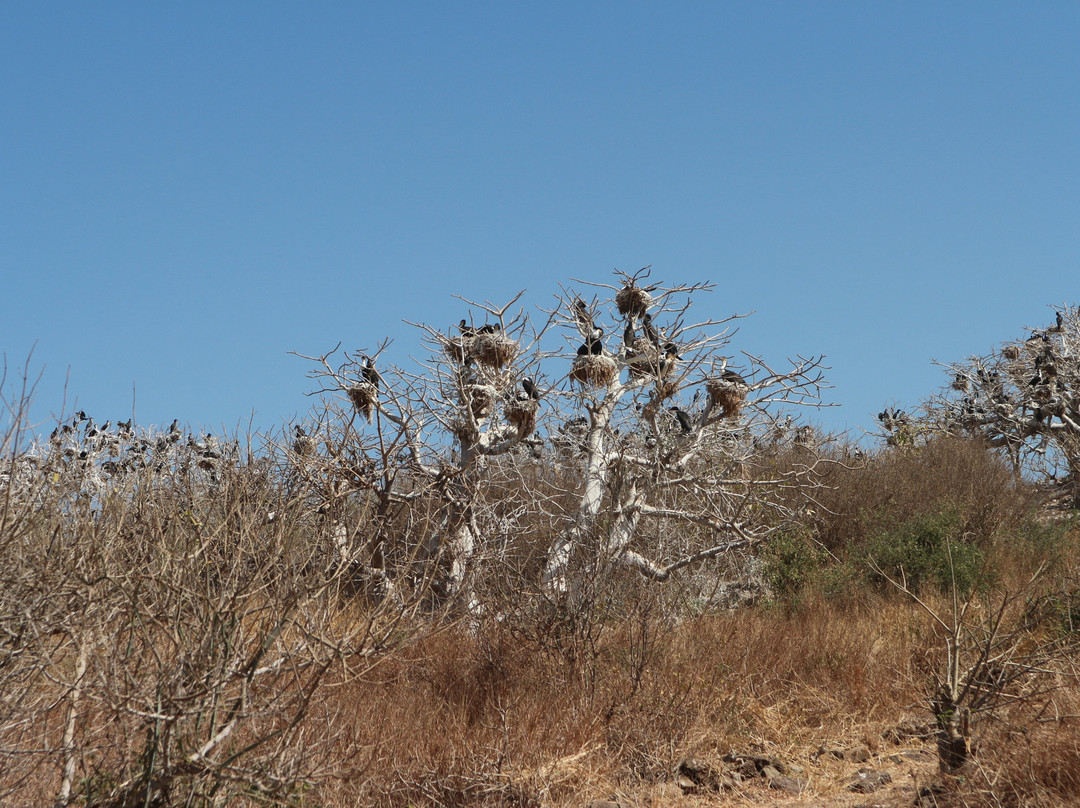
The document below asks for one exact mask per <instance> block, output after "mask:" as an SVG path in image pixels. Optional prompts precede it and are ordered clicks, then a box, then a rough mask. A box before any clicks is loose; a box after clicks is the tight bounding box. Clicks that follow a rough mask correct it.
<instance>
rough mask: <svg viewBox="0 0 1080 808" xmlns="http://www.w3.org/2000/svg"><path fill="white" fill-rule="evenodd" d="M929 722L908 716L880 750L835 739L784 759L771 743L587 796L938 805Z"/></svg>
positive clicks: (591, 806) (893, 807)
mask: <svg viewBox="0 0 1080 808" xmlns="http://www.w3.org/2000/svg"><path fill="white" fill-rule="evenodd" d="M929 733H930V727H929V726H927V725H925V724H918V723H916V722H904V723H903V724H901V725H899V726H898V727H897V728H896V729H895V730H894V731H893V732H891V733H886V736H885V737H884V738H883V739H882V740H881V743H880V744H878V745H876V746H877V748H876V749H873V750H872V749H871V748H870V747H869V746H867V745H866V744H864V743H850V744H848V743H836V744H830V745H826V746H821V747H819V748H817V749H814V750H806V752H805V753H804V754H803V755H801V756H799V755H795V756H788V757H787V758H786V759H785V758H783V757H781V756H779V755H774V754H770V753H769V750H767V749H760V750H755V751H746V752H730V753H728V754H725V755H721V756H719V757H716V758H705V757H701V758H696V757H690V758H685V759H684V760H682V761H681V762H680V764H679V766H678V767H677V769H676V770H675V771H674V772H673V773H672V777H671V778H670V779H669V780H667V781H666V782H662V783H656V784H653V785H651V786H648V787H645V788H642V789H639V790H636V791H629V792H625V793H614V794H608V795H606V796H604V797H602V798H593V799H592V800H591V801H590V800H584V801H583V805H586V806H588V808H660V807H661V806H664V807H665V808H666V806H672V808H680V807H683V808H696V807H697V806H710V808H711V807H713V806H715V808H742V807H743V806H819V807H820V808H898V807H899V806H905V807H909V806H923V808H929V806H935V805H937V799H936V795H937V794H938V793H939V791H940V788H941V786H940V782H941V778H940V776H939V774H938V764H937V756H936V753H935V747H934V742H933V740H932V739H931V738H930V737H929Z"/></svg>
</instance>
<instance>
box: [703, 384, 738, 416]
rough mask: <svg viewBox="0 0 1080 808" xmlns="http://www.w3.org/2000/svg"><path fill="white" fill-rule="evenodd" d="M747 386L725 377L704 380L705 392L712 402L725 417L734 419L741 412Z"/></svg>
mask: <svg viewBox="0 0 1080 808" xmlns="http://www.w3.org/2000/svg"><path fill="white" fill-rule="evenodd" d="M747 390H748V388H747V386H746V385H745V384H740V383H739V382H733V381H728V380H727V379H709V380H707V381H706V382H705V392H706V393H708V394H709V398H710V399H711V400H712V402H713V403H714V404H715V405H717V406H719V407H720V410H721V412H722V413H723V416H724V417H725V418H729V419H731V420H734V419H736V418H738V417H739V413H740V412H742V408H743V405H744V404H745V403H746V393H747Z"/></svg>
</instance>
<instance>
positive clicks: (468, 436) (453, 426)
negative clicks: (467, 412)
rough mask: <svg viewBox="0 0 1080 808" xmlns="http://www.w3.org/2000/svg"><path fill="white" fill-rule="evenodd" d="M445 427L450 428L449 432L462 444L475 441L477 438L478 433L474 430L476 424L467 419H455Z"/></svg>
mask: <svg viewBox="0 0 1080 808" xmlns="http://www.w3.org/2000/svg"><path fill="white" fill-rule="evenodd" d="M447 426H448V427H449V428H450V431H451V432H453V433H454V436H455V437H456V438H457V439H458V440H460V441H461V442H462V443H469V442H471V441H475V440H476V439H477V438H478V437H479V433H478V432H477V430H476V424H475V423H474V422H473V421H470V420H469V419H468V418H455V419H453V420H452V421H450V422H449V423H448V424H447Z"/></svg>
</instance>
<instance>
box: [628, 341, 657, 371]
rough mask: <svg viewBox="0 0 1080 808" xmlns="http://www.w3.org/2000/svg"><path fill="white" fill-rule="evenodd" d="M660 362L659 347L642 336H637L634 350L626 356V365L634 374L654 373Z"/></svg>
mask: <svg viewBox="0 0 1080 808" xmlns="http://www.w3.org/2000/svg"><path fill="white" fill-rule="evenodd" d="M660 364H661V358H660V349H659V348H657V347H656V346H655V345H653V344H652V343H651V342H649V341H648V340H647V339H645V338H644V337H638V338H637V340H636V341H635V342H634V350H633V353H631V354H630V355H629V356H628V357H627V358H626V366H627V367H628V368H630V372H631V373H633V374H634V375H635V376H645V375H646V374H655V373H657V372H658V371H659V369H660Z"/></svg>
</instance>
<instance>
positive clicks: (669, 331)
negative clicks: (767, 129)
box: [543, 268, 823, 596]
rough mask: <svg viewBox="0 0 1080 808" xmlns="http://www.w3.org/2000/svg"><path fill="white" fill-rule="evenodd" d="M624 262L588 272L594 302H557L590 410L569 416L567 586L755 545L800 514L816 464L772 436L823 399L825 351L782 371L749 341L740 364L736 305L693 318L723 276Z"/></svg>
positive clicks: (568, 400) (574, 392)
mask: <svg viewBox="0 0 1080 808" xmlns="http://www.w3.org/2000/svg"><path fill="white" fill-rule="evenodd" d="M617 274H618V277H619V283H617V284H615V285H609V284H583V285H585V286H587V287H588V288H590V289H593V290H598V296H597V297H596V298H593V299H592V300H590V301H586V300H584V299H582V298H581V297H579V296H577V295H575V294H571V293H564V294H562V295H560V296H559V300H558V305H557V307H556V308H555V310H554V312H553V319H554V321H555V322H556V323H558V324H559V325H560V326H562V327H563V328H564V329H565V330H566V331H567V332H568V333H569V334H570V335H571V337H570V339H569V344H570V346H571V349H574V347H575V346H577V347H576V350H573V352H572V353H570V354H569V355H568V356H566V357H565V360H564V361H569V362H570V363H571V367H570V370H569V373H568V375H567V379H568V384H569V388H568V390H567V391H566V392H565V393H564V395H563V398H562V400H563V403H564V404H565V405H568V406H570V407H573V408H577V407H580V409H581V410H582V411H583V412H584V415H583V416H581V417H578V418H573V419H570V420H569V421H568V422H567V424H568V425H570V426H572V427H575V428H576V448H577V450H578V451H577V454H576V460H575V462H576V463H577V464H578V466H579V468H580V475H579V479H580V487H579V488H578V490H577V491H576V492H575V493H576V499H577V507H576V509H575V510H574V512H572V513H569V514H566V515H565V516H564V517H563V521H564V522H565V527H564V528H563V529H562V531H561V532H560V533H559V535H558V537H557V539H556V540H555V542H554V543H553V544H552V546H551V547H550V549H549V551H548V553H547V559H546V563H545V566H544V571H543V585H544V587H545V589H546V590H547V591H549V592H550V593H552V594H554V595H556V596H565V595H567V594H572V593H573V592H574V591H575V590H576V589H579V588H580V586H581V585H582V584H583V583H584V582H589V585H590V586H593V585H595V584H596V582H597V581H602V580H603V579H604V578H605V577H606V576H608V575H609V574H610V573H611V572H612V571H614V570H615V569H617V568H626V569H631V570H634V571H636V572H637V573H640V574H641V575H643V576H645V577H647V578H649V579H652V580H655V581H664V580H667V579H668V578H669V577H670V576H671V575H672V573H674V572H675V571H677V570H680V569H682V568H684V567H687V566H689V565H692V564H694V563H696V562H699V561H703V560H705V559H709V558H713V557H716V556H718V555H721V554H724V553H727V552H730V551H733V550H736V549H746V548H750V547H753V546H754V545H756V544H758V543H760V542H762V541H763V540H765V539H766V538H767V537H768V536H769V535H770V534H771V533H772V532H774V531H776V530H778V529H780V528H782V527H784V526H786V525H789V524H790V523H791V521H792V520H793V519H795V518H796V517H797V516H798V513H799V510H800V506H799V505H798V504H794V503H798V502H799V501H800V498H801V497H802V494H801V493H800V492H808V491H809V490H810V489H811V488H812V487H813V471H814V468H815V466H816V464H817V463H818V459H817V457H816V456H815V455H814V453H813V452H812V451H810V450H807V451H804V452H802V453H801V454H799V455H798V459H797V460H796V461H795V462H793V463H787V464H779V463H777V462H775V458H767V457H765V455H764V454H763V452H762V448H763V446H764V445H766V444H770V439H771V438H775V434H776V430H777V429H778V427H779V424H780V417H779V415H778V413H777V412H776V409H777V405H783V404H802V405H816V404H817V403H819V392H820V389H821V387H822V384H823V377H822V374H821V362H820V359H818V358H810V359H807V358H803V357H798V358H796V359H795V360H793V361H792V362H791V367H790V369H788V370H787V371H785V372H779V371H776V370H774V369H773V368H771V367H770V366H769V365H768V364H767V363H766V362H765V361H764V360H763V359H761V358H760V357H757V356H754V355H752V354H748V353H744V354H743V355H742V357H741V359H740V366H741V367H740V370H741V372H740V371H738V370H736V369H734V368H732V367H729V366H728V363H729V361H730V360H729V357H727V356H725V355H724V351H725V349H726V348H727V346H728V345H729V343H730V340H731V337H732V336H733V332H732V330H731V328H730V327H729V324H730V323H731V322H732V321H733V320H735V319H736V317H735V316H732V317H729V318H726V319H722V320H717V319H711V318H707V319H703V320H699V321H694V320H691V319H690V318H691V307H692V305H693V303H694V302H695V300H696V299H697V298H698V297H699V296H701V295H703V294H705V293H707V292H709V291H711V290H712V288H713V286H712V284H695V285H664V284H662V283H647V282H648V280H649V270H648V268H646V269H644V270H641V271H640V272H638V273H636V274H634V275H629V274H625V273H617ZM579 338H580V339H581V340H583V341H582V342H581V344H580V345H579V346H578V345H577V342H578V339H579ZM690 391H694V392H693V394H692V396H691V397H690V399H689V403H688V404H686V408H685V409H684V408H683V407H682V406H679V403H678V402H683V403H685V402H686V400H687V398H686V397H687V395H688V394H689V393H690ZM568 432H574V430H566V429H564V430H563V433H562V434H561V435H560V437H561V438H562V439H563V440H564V441H565V440H566V436H567V433H568ZM807 443H808V442H807ZM770 445H773V446H775V440H772V441H771V444H770ZM803 448H808V447H803ZM801 501H802V502H803V503H805V502H807V501H808V500H807V499H806V498H805V497H802V499H801ZM657 537H659V539H660V540H659V541H656V540H655V539H656V538H657ZM650 538H651V539H652V540H651V541H650V540H649V539H650ZM575 559H577V561H576V562H575ZM575 569H576V572H575Z"/></svg>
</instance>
